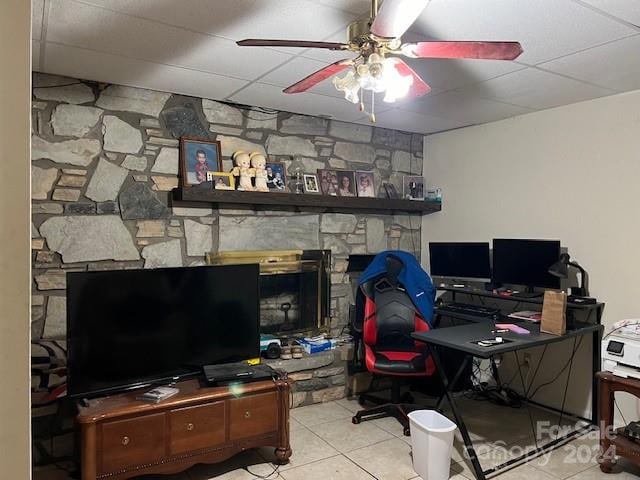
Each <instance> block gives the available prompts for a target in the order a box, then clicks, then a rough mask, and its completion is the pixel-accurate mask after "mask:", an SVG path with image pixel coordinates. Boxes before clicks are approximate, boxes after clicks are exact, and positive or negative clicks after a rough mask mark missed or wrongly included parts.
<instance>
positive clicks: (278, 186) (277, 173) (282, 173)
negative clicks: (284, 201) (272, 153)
mask: <svg viewBox="0 0 640 480" xmlns="http://www.w3.org/2000/svg"><path fill="white" fill-rule="evenodd" d="M264 168H265V170H266V171H267V187H269V190H270V191H272V192H284V191H285V190H286V188H287V169H286V166H285V164H284V163H282V162H267V163H266V165H265V167H264Z"/></svg>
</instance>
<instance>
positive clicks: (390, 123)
mask: <svg viewBox="0 0 640 480" xmlns="http://www.w3.org/2000/svg"><path fill="white" fill-rule="evenodd" d="M376 125H377V126H380V127H385V128H392V129H396V130H404V131H405V132H416V133H423V134H427V133H436V132H442V131H444V130H451V129H453V128H458V127H462V126H463V125H465V124H464V123H462V122H457V121H455V120H447V119H443V118H439V117H435V116H432V115H422V114H419V113H415V112H409V111H407V110H401V109H399V108H395V109H392V110H388V111H386V112H382V113H379V114H377V115H376Z"/></svg>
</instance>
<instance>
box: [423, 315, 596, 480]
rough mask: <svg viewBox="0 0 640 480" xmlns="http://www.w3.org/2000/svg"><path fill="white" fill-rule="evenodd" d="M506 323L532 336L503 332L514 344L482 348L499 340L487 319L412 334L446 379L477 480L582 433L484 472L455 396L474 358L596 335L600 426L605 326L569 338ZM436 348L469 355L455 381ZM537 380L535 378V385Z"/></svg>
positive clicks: (578, 327) (583, 328)
mask: <svg viewBox="0 0 640 480" xmlns="http://www.w3.org/2000/svg"><path fill="white" fill-rule="evenodd" d="M600 311H601V310H600ZM598 320H599V318H598ZM503 321H504V323H516V324H519V325H522V326H523V327H525V328H526V329H528V330H529V331H530V332H531V333H529V334H515V333H511V332H509V333H502V334H499V335H500V336H502V338H504V339H508V340H513V341H512V342H509V343H505V344H499V345H496V346H491V347H481V346H479V345H476V344H474V343H472V342H474V341H477V340H483V339H488V338H495V336H496V334H495V333H492V330H494V329H495V323H494V322H493V321H490V320H486V319H484V320H480V321H478V323H472V324H468V325H460V326H455V327H448V328H440V329H435V330H431V331H428V332H414V333H413V334H412V337H413V338H415V339H416V340H419V341H421V342H425V343H426V344H427V346H428V347H429V351H430V352H431V356H432V358H433V360H434V363H435V366H436V369H437V370H438V373H439V375H440V378H441V379H442V382H443V384H444V387H445V396H446V398H447V400H448V401H449V404H450V405H451V410H452V411H453V415H454V417H455V420H456V423H457V425H458V428H459V429H460V434H461V435H462V438H463V440H464V444H465V448H466V451H467V454H468V456H469V459H470V460H471V464H472V466H473V469H474V471H475V474H476V478H477V479H478V480H484V479H485V478H486V475H487V474H490V473H495V472H497V471H500V470H502V469H504V468H507V467H509V466H511V465H513V464H515V463H518V462H520V461H522V460H525V459H530V458H534V457H536V456H538V455H540V454H542V453H544V452H545V451H547V450H549V449H551V448H553V447H555V446H557V445H558V444H560V443H561V442H562V441H564V440H566V439H567V438H571V437H572V436H576V435H577V434H578V433H581V432H578V431H576V432H572V433H571V434H568V435H564V436H562V437H560V438H557V439H555V440H552V441H551V442H549V443H548V444H546V445H544V446H543V447H540V448H538V449H536V450H534V451H532V452H529V453H526V454H523V455H521V456H520V457H518V458H514V459H511V460H509V461H507V462H505V463H503V464H501V465H498V466H497V467H494V468H492V469H490V470H486V471H485V470H483V469H482V466H481V465H480V462H479V461H478V457H477V455H476V451H475V449H474V447H473V442H472V441H471V437H470V436H469V431H468V430H467V427H466V425H465V423H464V420H463V418H462V415H461V414H460V411H459V410H458V407H457V406H456V403H455V401H454V399H453V395H452V389H453V386H454V385H455V384H456V383H457V382H458V380H459V378H460V376H461V375H462V373H463V372H464V371H465V368H466V367H467V365H468V364H469V362H470V361H471V360H472V359H473V357H480V358H484V359H489V358H492V357H493V356H495V355H499V354H503V353H508V352H516V351H518V350H523V349H527V348H532V347H538V346H544V345H549V344H552V343H557V342H561V341H564V340H567V339H571V338H573V339H577V337H579V336H582V335H592V338H593V356H592V357H593V359H592V360H593V361H592V369H593V384H592V389H593V395H594V396H593V397H592V398H595V400H593V401H592V404H591V408H592V415H591V423H592V425H597V423H598V409H597V405H598V402H597V396H596V395H597V384H596V379H595V373H596V372H597V371H598V370H599V369H600V337H601V334H602V330H603V327H602V325H600V324H599V323H597V324H593V323H578V322H574V328H573V329H571V330H568V331H567V333H566V334H565V335H562V336H556V335H550V334H547V333H540V327H539V325H537V324H534V323H531V322H526V321H524V322H514V319H510V318H508V317H507V318H505V319H504V320H503ZM499 323H500V322H499ZM435 346H440V347H446V348H451V349H454V350H458V351H460V352H463V353H465V354H466V356H465V358H464V361H463V362H462V364H461V366H460V369H459V370H458V372H457V373H456V375H455V376H454V377H453V379H452V380H451V381H449V379H448V378H447V376H446V373H445V370H444V368H443V366H442V362H441V360H440V356H439V355H438V351H437V349H436V348H435ZM540 362H542V359H541V360H540ZM518 368H519V363H518ZM520 373H521V372H520ZM569 375H570V372H569ZM534 379H535V376H534ZM534 379H532V383H533V380H534ZM521 380H522V383H523V385H522V387H523V389H524V392H525V396H526V394H527V390H526V388H525V385H524V380H523V377H522V375H521ZM568 381H569V378H567V382H568ZM565 399H566V395H565ZM441 400H442V398H441ZM530 403H534V402H530ZM439 405H440V402H438V406H439ZM562 410H564V401H563V408H562Z"/></svg>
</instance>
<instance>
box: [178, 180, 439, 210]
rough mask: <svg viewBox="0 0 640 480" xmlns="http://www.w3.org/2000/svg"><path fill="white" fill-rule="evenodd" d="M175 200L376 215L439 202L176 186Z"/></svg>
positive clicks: (431, 206) (435, 205) (431, 207)
mask: <svg viewBox="0 0 640 480" xmlns="http://www.w3.org/2000/svg"><path fill="white" fill-rule="evenodd" d="M173 199H174V200H175V201H177V202H183V203H185V204H186V203H189V204H194V205H196V204H198V203H208V204H213V205H218V206H224V205H229V206H230V207H231V206H233V208H242V206H244V207H245V208H252V206H255V207H266V208H267V209H269V210H291V209H294V210H297V211H304V210H316V211H317V210H318V209H321V210H326V211H332V212H371V213H377V214H393V213H410V214H416V215H427V214H430V213H434V212H439V211H440V210H441V204H440V203H439V202H422V201H418V200H401V199H387V198H364V197H332V196H329V195H315V194H309V193H306V194H296V193H279V192H239V191H237V190H233V191H232V190H214V189H211V188H198V187H190V188H177V189H175V190H173Z"/></svg>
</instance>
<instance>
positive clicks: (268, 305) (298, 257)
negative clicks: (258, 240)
mask: <svg viewBox="0 0 640 480" xmlns="http://www.w3.org/2000/svg"><path fill="white" fill-rule="evenodd" d="M206 258H207V263H209V264H211V265H233V264H236V265H237V264H242V263H258V264H259V265H260V330H261V332H262V333H270V334H275V335H281V336H287V335H292V334H315V333H318V332H321V331H325V332H326V331H328V329H329V326H330V318H329V317H330V308H331V305H330V298H331V292H330V289H331V281H330V279H331V277H330V267H331V251H330V250H284V251H281V250H265V251H232V252H219V253H213V252H212V253H209V254H208V255H207V257H206Z"/></svg>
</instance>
